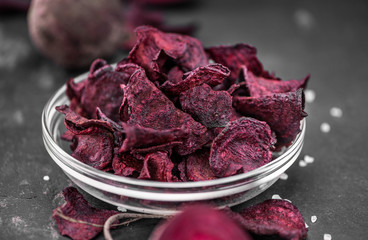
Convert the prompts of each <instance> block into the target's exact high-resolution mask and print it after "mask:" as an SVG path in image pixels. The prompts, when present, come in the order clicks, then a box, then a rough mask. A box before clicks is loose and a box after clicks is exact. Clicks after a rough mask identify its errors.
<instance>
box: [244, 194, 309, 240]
mask: <svg viewBox="0 0 368 240" xmlns="http://www.w3.org/2000/svg"><path fill="white" fill-rule="evenodd" d="M237 220H239V222H240V223H241V224H242V226H243V227H244V228H245V229H246V230H248V231H249V232H251V233H252V234H256V235H261V236H270V235H277V236H279V237H281V238H282V239H287V240H299V239H305V238H306V237H307V231H308V230H307V228H306V227H305V222H304V220H303V216H302V215H301V213H300V212H299V210H298V208H297V207H295V206H294V205H293V204H292V203H290V202H288V201H286V200H280V199H270V200H266V201H264V202H262V203H260V204H257V205H254V206H251V207H249V208H246V209H245V210H243V211H242V212H240V216H239V215H238V216H237Z"/></svg>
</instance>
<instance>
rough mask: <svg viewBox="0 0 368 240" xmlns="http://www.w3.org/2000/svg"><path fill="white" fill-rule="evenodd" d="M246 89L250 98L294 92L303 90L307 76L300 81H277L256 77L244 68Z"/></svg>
mask: <svg viewBox="0 0 368 240" xmlns="http://www.w3.org/2000/svg"><path fill="white" fill-rule="evenodd" d="M242 70H243V71H242V72H243V76H244V80H245V84H246V88H247V90H248V93H249V96H250V97H260V96H263V95H269V94H272V93H286V92H294V91H296V90H298V89H299V88H302V89H304V88H305V87H306V85H307V83H308V80H309V75H308V76H306V77H305V78H304V79H302V80H288V81H279V80H273V79H267V78H264V77H257V76H256V75H254V74H253V73H252V72H251V71H248V69H247V68H246V67H243V68H242Z"/></svg>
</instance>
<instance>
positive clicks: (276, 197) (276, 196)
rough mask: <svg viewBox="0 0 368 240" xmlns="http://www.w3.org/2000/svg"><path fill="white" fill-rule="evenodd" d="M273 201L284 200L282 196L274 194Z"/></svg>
mask: <svg viewBox="0 0 368 240" xmlns="http://www.w3.org/2000/svg"><path fill="white" fill-rule="evenodd" d="M272 199H282V198H281V197H280V195H278V194H274V195H272Z"/></svg>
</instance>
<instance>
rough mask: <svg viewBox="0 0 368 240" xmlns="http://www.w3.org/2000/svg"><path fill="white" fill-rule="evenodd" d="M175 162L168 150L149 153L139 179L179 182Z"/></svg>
mask: <svg viewBox="0 0 368 240" xmlns="http://www.w3.org/2000/svg"><path fill="white" fill-rule="evenodd" d="M173 169H174V163H173V162H172V161H171V159H170V158H169V156H168V153H167V152H163V151H158V152H154V153H149V154H147V155H146V157H145V158H144V164H143V168H142V171H141V173H140V175H139V176H138V179H146V180H155V181H160V182H178V181H179V180H178V178H177V177H176V176H175V175H174V174H173Z"/></svg>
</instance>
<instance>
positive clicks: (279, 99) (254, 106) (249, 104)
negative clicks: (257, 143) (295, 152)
mask: <svg viewBox="0 0 368 240" xmlns="http://www.w3.org/2000/svg"><path fill="white" fill-rule="evenodd" d="M233 106H234V108H235V109H236V110H237V111H238V112H240V113H242V114H244V115H246V116H251V117H254V118H257V119H259V120H261V121H265V122H267V124H268V125H270V127H271V129H272V130H273V131H274V132H275V133H276V137H277V147H278V148H280V147H282V146H288V145H289V144H290V143H291V142H292V141H293V139H294V138H295V136H296V135H297V134H298V133H299V132H300V121H301V120H302V119H303V118H304V117H306V116H307V114H306V113H305V112H304V94H303V90H302V89H299V90H297V91H295V92H288V93H276V94H272V95H265V96H261V97H241V96H235V97H234V98H233Z"/></svg>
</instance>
